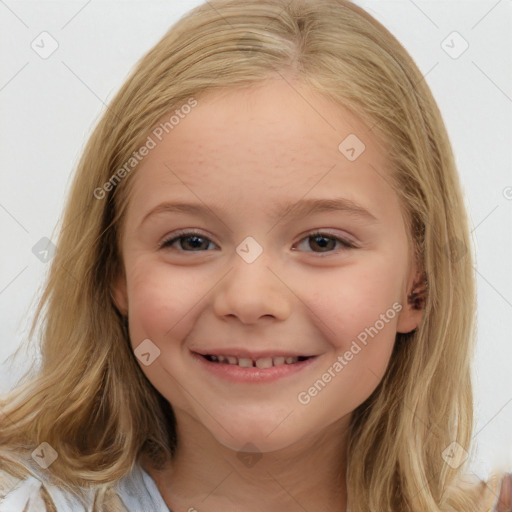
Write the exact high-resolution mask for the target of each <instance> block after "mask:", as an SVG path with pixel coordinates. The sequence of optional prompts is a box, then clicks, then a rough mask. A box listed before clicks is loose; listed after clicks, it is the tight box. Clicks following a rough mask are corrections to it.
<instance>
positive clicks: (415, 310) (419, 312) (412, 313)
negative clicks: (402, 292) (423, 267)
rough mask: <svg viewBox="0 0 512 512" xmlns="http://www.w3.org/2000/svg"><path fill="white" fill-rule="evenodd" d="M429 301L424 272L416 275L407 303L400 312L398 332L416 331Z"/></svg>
mask: <svg viewBox="0 0 512 512" xmlns="http://www.w3.org/2000/svg"><path fill="white" fill-rule="evenodd" d="M426 299H427V283H426V279H425V275H424V273H423V272H419V273H417V274H416V278H415V280H414V282H413V285H412V286H411V287H410V290H409V293H408V294H407V302H406V304H405V306H404V308H403V309H402V311H401V312H400V318H399V320H398V325H397V331H398V332H400V333H403V334H406V333H409V332H412V331H414V330H415V329H416V328H417V327H418V326H419V325H420V322H421V319H422V318H423V310H424V309H425V304H426Z"/></svg>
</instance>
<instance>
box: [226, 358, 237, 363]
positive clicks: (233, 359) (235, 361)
mask: <svg viewBox="0 0 512 512" xmlns="http://www.w3.org/2000/svg"><path fill="white" fill-rule="evenodd" d="M228 363H229V364H238V359H237V358H236V357H233V356H228Z"/></svg>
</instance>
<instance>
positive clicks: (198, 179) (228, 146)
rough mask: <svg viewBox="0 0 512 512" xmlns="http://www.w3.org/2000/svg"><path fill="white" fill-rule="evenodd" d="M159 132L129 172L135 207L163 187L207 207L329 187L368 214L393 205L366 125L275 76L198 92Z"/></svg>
mask: <svg viewBox="0 0 512 512" xmlns="http://www.w3.org/2000/svg"><path fill="white" fill-rule="evenodd" d="M171 114H172V113H171ZM169 117H170V115H166V116H164V118H162V119H161V120H160V122H161V123H162V125H160V126H163V124H164V123H165V122H166V121H168V120H169ZM160 122H159V123H160ZM159 123H157V124H159ZM161 131H162V130H160V132H161ZM166 131H168V132H169V133H166ZM166 131H164V132H163V134H162V135H160V139H161V140H159V138H157V137H155V135H154V134H153V135H152V138H153V139H154V141H155V143H156V145H155V147H154V148H153V149H152V150H151V151H150V152H149V154H148V155H147V156H146V157H144V159H143V160H142V162H141V163H140V164H139V165H138V167H137V170H136V172H135V173H134V175H133V176H132V183H131V184H130V185H132V186H133V187H134V190H133V201H135V202H138V203H139V204H142V203H147V202H148V201H150V202H151V203H154V202H157V201H164V200H166V199H168V197H167V196H169V194H171V193H172V192H173V191H175V192H177V193H179V194H183V193H185V194H186V195H187V196H188V197H190V198H192V197H193V195H194V194H195V195H196V196H197V197H196V199H197V198H199V199H201V200H203V199H204V200H206V199H208V198H210V199H211V200H212V202H214V203H215V202H216V203H217V204H220V203H225V202H226V201H230V202H232V203H236V202H237V201H239V202H240V203H242V204H245V205H248V203H251V202H257V203H258V204H260V205H261V204H262V203H261V201H262V200H264V199H267V200H268V201H270V202H274V201H277V200H278V198H283V197H285V196H286V197H287V198H288V199H289V200H290V201H293V200H294V199H295V200H298V199H299V198H301V197H303V196H304V195H305V194H309V193H311V194H313V195H326V194H329V193H331V195H332V193H333V191H334V190H333V189H336V190H335V192H336V193H337V195H339V194H344V195H345V196H346V197H348V198H350V199H355V198H356V196H361V195H363V196H365V197H366V201H367V202H368V203H374V208H376V209H377V210H378V209H379V204H377V203H382V204H383V205H384V204H385V202H386V201H389V200H391V199H393V200H394V199H396V198H395V197H394V196H395V194H394V191H393V189H392V187H391V180H390V177H389V171H388V169H387V167H388V164H387V161H386V150H385V148H384V147H382V145H381V144H380V142H379V140H378V139H377V138H376V137H375V135H374V134H373V133H372V131H371V130H370V129H369V127H368V126H366V125H365V124H364V123H363V122H362V121H361V120H360V119H359V118H358V117H357V116H356V115H355V114H353V113H351V112H350V111H349V110H348V109H346V108H345V107H343V106H341V105H339V104H336V103H334V102H333V101H331V100H329V99H328V98H326V97H324V96H322V95H320V94H318V93H315V92H313V91H311V90H308V89H306V88H304V87H299V86H298V85H297V84H293V85H292V84H290V83H288V82H286V81H285V80H277V79H276V80H274V79H273V80H269V81H267V82H265V83H263V84H258V85H257V86H251V87H248V88H237V89H230V90H223V91H208V92H207V93H205V94H203V95H201V96H199V97H197V105H196V106H195V107H194V108H193V109H191V111H190V113H188V114H187V115H184V116H182V118H180V121H179V124H176V125H174V126H173V127H172V128H169V125H167V130H166ZM150 196H151V198H150ZM377 199H379V200H378V201H377ZM363 202H364V198H363Z"/></svg>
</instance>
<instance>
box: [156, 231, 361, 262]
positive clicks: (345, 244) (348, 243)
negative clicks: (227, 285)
mask: <svg viewBox="0 0 512 512" xmlns="http://www.w3.org/2000/svg"><path fill="white" fill-rule="evenodd" d="M194 235H195V236H198V237H201V238H204V239H205V240H208V241H209V242H211V243H212V244H214V245H216V246H217V247H218V244H217V243H216V242H214V241H213V240H212V238H211V237H210V235H207V234H205V233H203V232H202V231H200V230H198V229H196V228H189V229H182V230H179V231H176V232H174V233H171V234H170V235H168V236H166V237H164V238H163V240H162V241H161V242H159V243H158V246H157V248H158V249H166V248H171V247H170V245H169V246H167V247H165V245H166V244H168V243H170V242H175V241H176V240H178V239H179V238H187V237H188V236H194ZM316 236H323V237H325V238H331V239H332V240H335V241H336V242H338V243H339V244H341V248H338V249H334V250H332V251H326V252H315V251H302V252H309V253H312V254H316V255H318V256H328V255H329V254H337V253H339V252H340V251H344V250H348V249H357V248H358V247H359V245H358V244H357V243H356V242H355V241H354V240H352V239H351V238H350V237H343V236H340V235H337V234H334V233H330V232H329V231H328V230H327V229H325V230H322V229H316V230H313V231H307V232H306V233H303V234H302V235H300V238H299V239H298V241H297V242H295V243H294V244H293V247H292V251H296V250H297V249H294V247H295V246H296V245H297V244H299V243H301V242H303V241H305V240H307V239H308V238H312V237H316ZM178 252H191V253H194V252H209V251H183V250H179V249H178Z"/></svg>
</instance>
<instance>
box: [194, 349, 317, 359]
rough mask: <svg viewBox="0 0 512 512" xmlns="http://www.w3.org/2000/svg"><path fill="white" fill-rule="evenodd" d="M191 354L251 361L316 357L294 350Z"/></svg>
mask: <svg viewBox="0 0 512 512" xmlns="http://www.w3.org/2000/svg"><path fill="white" fill-rule="evenodd" d="M192 352H195V353H196V354H200V355H202V356H207V355H210V356H233V357H237V358H238V359H240V358H246V359H252V360H253V361H256V360H258V359H265V358H267V357H314V356H315V355H316V354H310V353H307V352H297V351H295V350H262V351H259V352H252V351H249V350H247V349H243V348H236V347H233V348H212V349H201V350H192Z"/></svg>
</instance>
